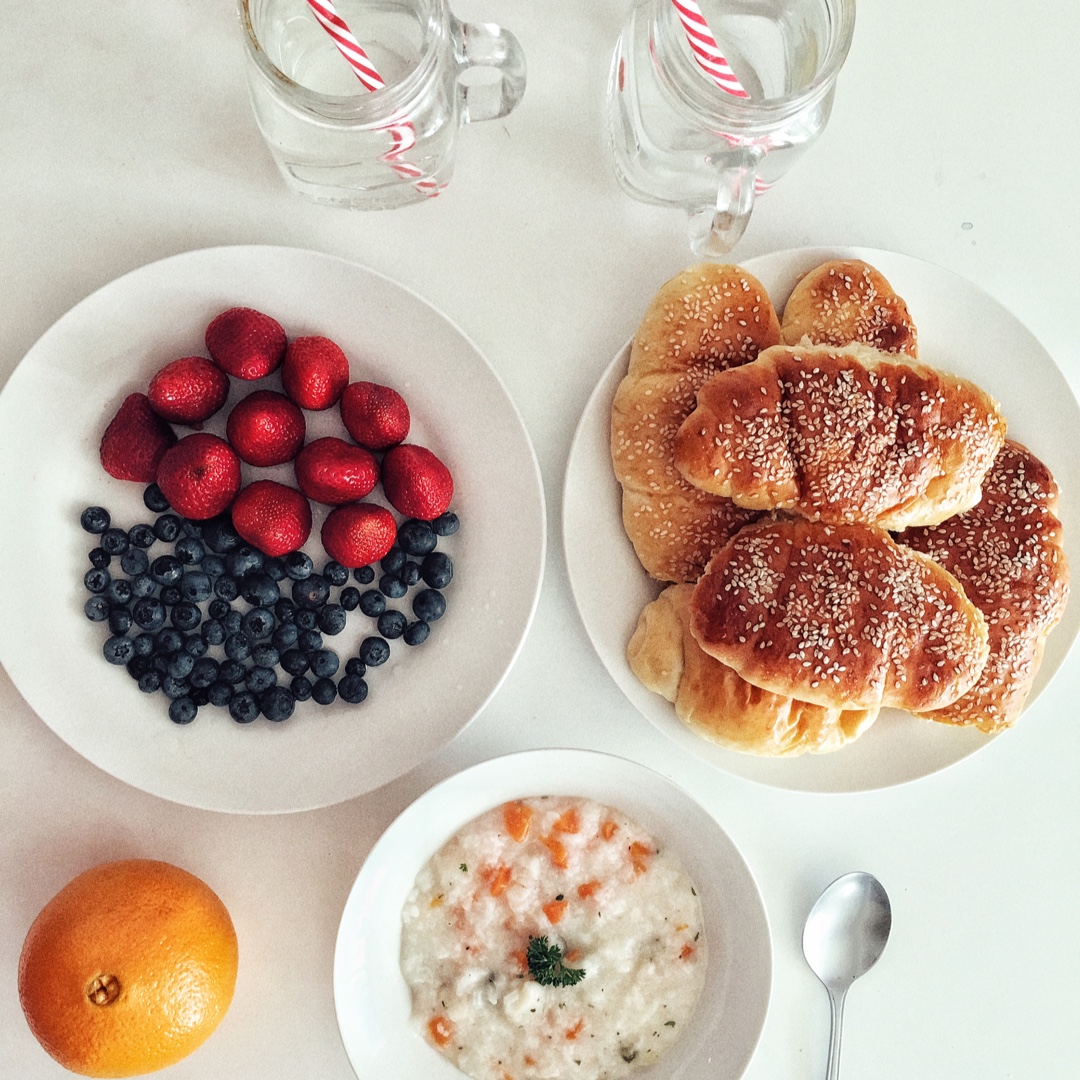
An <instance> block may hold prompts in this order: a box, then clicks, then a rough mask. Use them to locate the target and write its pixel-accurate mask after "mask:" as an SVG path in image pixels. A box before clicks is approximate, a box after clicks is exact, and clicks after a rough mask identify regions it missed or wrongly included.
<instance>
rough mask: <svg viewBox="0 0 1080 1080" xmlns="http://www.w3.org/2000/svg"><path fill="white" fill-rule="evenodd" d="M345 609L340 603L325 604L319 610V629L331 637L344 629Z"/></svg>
mask: <svg viewBox="0 0 1080 1080" xmlns="http://www.w3.org/2000/svg"><path fill="white" fill-rule="evenodd" d="M345 619H346V616H345V609H344V608H343V607H342V606H341V605H340V604H327V605H326V607H324V608H323V609H322V610H321V611H320V612H319V629H320V630H321V631H322V632H323V633H324V634H329V635H330V636H331V637H333V635H334V634H340V633H341V631H342V630H344V629H345Z"/></svg>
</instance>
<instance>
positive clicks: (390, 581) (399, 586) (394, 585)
mask: <svg viewBox="0 0 1080 1080" xmlns="http://www.w3.org/2000/svg"><path fill="white" fill-rule="evenodd" d="M408 591H409V586H408V585H406V584H405V582H404V581H402V580H401V578H399V577H398V576H397V575H396V574H383V576H382V577H381V578H379V592H381V593H382V594H383V595H384V596H388V597H390V599H391V600H400V599H401V598H402V597H403V596H404V595H405V594H406V593H407V592H408Z"/></svg>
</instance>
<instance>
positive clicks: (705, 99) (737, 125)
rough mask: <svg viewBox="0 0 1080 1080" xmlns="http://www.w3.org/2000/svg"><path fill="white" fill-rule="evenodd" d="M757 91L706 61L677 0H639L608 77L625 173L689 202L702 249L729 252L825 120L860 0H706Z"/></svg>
mask: <svg viewBox="0 0 1080 1080" xmlns="http://www.w3.org/2000/svg"><path fill="white" fill-rule="evenodd" d="M700 7H701V12H702V15H703V16H704V17H705V20H706V22H707V23H708V26H709V28H710V29H711V31H712V35H713V37H714V38H715V39H716V42H717V44H718V45H719V48H720V51H721V52H722V53H723V55H724V57H725V59H726V60H727V61H728V63H729V64H730V66H731V68H732V70H733V71H734V72H735V74H736V76H737V77H738V80H739V82H740V83H741V84H742V87H743V89H745V91H746V93H747V95H748V96H747V97H745V98H743V97H735V96H732V95H731V94H729V93H726V92H725V91H723V90H721V89H720V88H719V87H718V86H717V85H716V83H715V82H714V81H713V80H712V79H711V78H710V77H709V76H708V75H707V74H706V73H705V72H704V71H703V70H702V69H701V68H700V67H699V65H698V63H697V61H696V60H695V58H694V55H693V53H692V51H691V49H690V46H689V44H688V41H687V34H686V32H685V30H684V28H683V24H682V22H681V21H680V18H679V13H678V11H677V10H676V7H675V4H674V3H673V2H672V0H636V2H635V3H634V5H633V7H632V9H631V11H630V14H629V16H628V18H627V21H626V24H625V25H624V27H623V30H622V33H621V35H620V37H619V40H618V43H617V45H616V47H615V55H614V58H613V60H612V65H611V74H610V78H609V81H608V94H607V115H608V131H609V135H610V140H611V150H612V155H613V158H614V165H615V174H616V176H617V177H618V179H619V182H620V184H621V185H622V187H623V188H624V189H625V190H626V191H627V192H628V193H629V194H630V195H632V196H633V197H634V198H637V199H640V200H642V201H644V202H650V203H658V204H661V205H666V206H678V207H682V208H683V209H685V210H687V211H688V212H689V214H690V225H689V233H690V244H691V247H692V248H693V250H694V252H695V254H697V255H698V256H706V257H708V256H716V257H720V256H722V255H724V254H725V253H726V252H728V251H730V250H731V249H732V248H733V247H734V246H735V244H736V243H738V241H739V238H740V237H741V236H742V234H743V230H744V229H745V228H746V223H747V220H748V219H749V217H750V212H751V210H752V209H753V206H754V200H755V195H756V194H760V193H761V192H763V191H766V190H767V189H768V188H769V187H771V186H772V185H773V184H774V183H775V182H776V181H777V180H778V179H779V178H780V177H781V176H782V175H783V174H784V173H785V172H786V171H787V170H788V169H789V168H790V167H791V165H792V163H793V162H794V161H795V160H796V159H797V158H798V157H799V156H800V155H801V154H802V153H803V152H804V151H805V150H806V148H807V147H808V146H809V145H810V143H812V142H813V141H814V139H815V138H817V136H818V135H819V134H820V133H821V131H822V129H823V128H824V127H825V124H826V121H827V120H828V118H829V113H830V111H831V109H832V100H833V92H834V90H835V87H836V77H837V75H838V73H839V71H840V67H841V65H842V64H843V62H844V59H845V57H846V56H847V52H848V47H849V46H850V44H851V35H852V31H853V29H854V23H855V0H700Z"/></svg>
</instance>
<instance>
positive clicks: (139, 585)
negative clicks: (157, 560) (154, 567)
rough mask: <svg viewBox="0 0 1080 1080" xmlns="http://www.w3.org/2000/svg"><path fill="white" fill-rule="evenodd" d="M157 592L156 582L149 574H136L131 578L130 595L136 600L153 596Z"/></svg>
mask: <svg viewBox="0 0 1080 1080" xmlns="http://www.w3.org/2000/svg"><path fill="white" fill-rule="evenodd" d="M156 592H157V583H156V582H155V581H154V579H153V578H152V577H151V576H150V575H149V574H136V575H135V576H134V577H133V578H132V579H131V595H132V596H133V597H134V598H135V599H136V600H142V599H143V598H144V597H147V596H153V595H154V593H156Z"/></svg>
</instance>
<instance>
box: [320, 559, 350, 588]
mask: <svg viewBox="0 0 1080 1080" xmlns="http://www.w3.org/2000/svg"><path fill="white" fill-rule="evenodd" d="M322 576H323V577H324V578H326V580H327V581H329V582H330V584H331V585H337V586H341V585H345V584H347V583H348V580H349V571H348V570H346V569H345V567H344V566H342V565H341V563H339V562H334V560H333V559H331V560H330V561H329V562H328V563H327V564H326V565H325V566H324V567H323V568H322Z"/></svg>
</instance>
